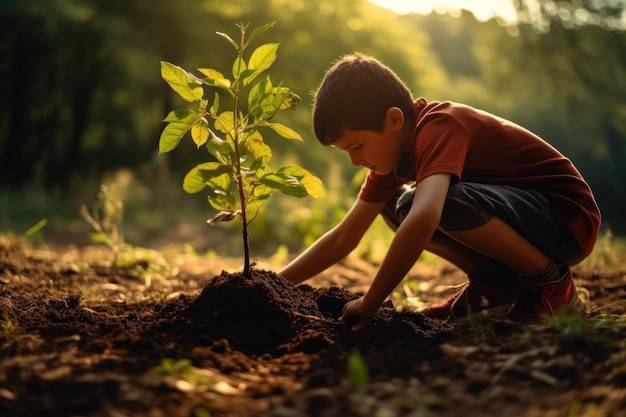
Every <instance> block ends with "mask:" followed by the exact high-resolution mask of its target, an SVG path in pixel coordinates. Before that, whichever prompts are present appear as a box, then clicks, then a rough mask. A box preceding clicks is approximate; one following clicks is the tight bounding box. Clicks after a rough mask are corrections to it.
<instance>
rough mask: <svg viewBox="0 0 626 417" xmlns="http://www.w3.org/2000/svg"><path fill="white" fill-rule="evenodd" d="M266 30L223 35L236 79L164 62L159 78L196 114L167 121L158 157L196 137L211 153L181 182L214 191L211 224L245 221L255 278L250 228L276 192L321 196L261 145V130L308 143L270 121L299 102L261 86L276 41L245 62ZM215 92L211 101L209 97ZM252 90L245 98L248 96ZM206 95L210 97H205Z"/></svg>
mask: <svg viewBox="0 0 626 417" xmlns="http://www.w3.org/2000/svg"><path fill="white" fill-rule="evenodd" d="M272 26H273V23H269V24H266V25H264V26H261V27H258V28H256V29H254V30H252V31H250V33H249V35H248V36H247V37H246V30H247V25H244V24H243V23H242V24H238V25H237V27H238V28H239V29H240V37H239V40H238V41H235V40H233V39H232V38H231V37H230V36H229V35H227V34H225V33H221V32H217V35H219V36H221V37H222V38H224V39H225V40H226V41H227V42H228V43H229V44H230V45H231V46H232V47H233V48H234V49H235V51H236V58H235V60H234V62H233V65H232V78H228V77H226V76H224V75H223V74H222V73H221V72H219V71H217V70H216V69H213V68H199V69H198V72H199V73H200V74H201V75H198V76H197V75H194V74H192V73H190V72H188V71H186V70H184V69H183V68H181V67H179V66H176V65H174V64H171V63H168V62H161V76H162V77H163V79H164V80H165V81H167V83H168V84H169V85H170V86H171V87H172V89H173V90H174V91H175V92H176V93H178V95H180V96H181V97H182V98H183V99H184V100H186V101H188V102H190V103H194V104H195V105H196V107H195V108H194V109H177V110H174V111H172V112H170V113H169V114H168V115H167V117H166V118H165V120H164V122H167V125H166V126H165V128H164V129H163V133H162V134H161V138H160V140H159V153H165V152H170V151H172V150H173V149H174V148H176V147H177V146H178V144H179V143H180V141H181V139H182V138H183V137H184V136H185V135H186V134H187V133H188V132H190V136H191V139H192V140H193V141H194V143H195V144H196V146H197V147H198V149H200V148H201V147H204V148H206V150H207V151H208V153H209V154H210V155H211V160H210V161H207V162H204V163H201V164H199V165H197V166H196V167H194V168H192V169H191V171H189V173H187V175H186V176H185V178H184V180H183V189H184V190H185V191H186V192H188V193H198V192H200V191H202V190H203V189H204V188H205V187H208V188H209V189H211V190H212V193H211V194H210V195H209V197H208V200H209V203H210V205H211V206H212V207H213V208H214V209H216V210H218V213H217V214H216V215H215V216H214V217H213V218H211V219H209V220H208V223H209V224H210V225H213V224H216V223H219V222H223V221H230V220H233V219H235V218H239V219H240V220H241V225H242V234H243V247H244V270H243V275H244V276H246V277H250V248H249V242H248V224H249V223H250V222H251V221H252V220H254V218H255V217H256V216H257V214H258V213H259V210H260V208H261V206H262V203H263V200H265V199H267V198H269V196H270V194H271V192H272V190H278V191H280V192H282V193H284V194H287V195H290V196H295V197H305V196H312V197H319V196H321V195H322V194H323V186H322V182H321V181H320V179H319V178H317V177H315V176H313V175H312V174H311V173H309V172H308V171H307V170H305V169H304V168H302V167H300V166H297V165H289V166H285V167H282V168H280V169H278V170H276V171H273V170H272V169H271V168H270V167H269V165H268V161H269V160H270V158H271V157H272V150H271V148H270V147H269V145H267V144H266V143H265V141H264V140H263V136H262V134H261V129H271V130H273V131H274V132H276V133H277V134H278V135H280V136H281V137H283V138H286V139H293V140H297V141H302V137H301V136H300V135H299V134H298V133H297V132H296V131H295V130H293V129H291V128H289V127H287V126H285V125H283V124H280V123H275V122H271V120H272V119H273V118H274V116H275V115H276V114H277V113H278V112H279V111H284V110H290V109H293V108H295V107H296V106H297V105H298V104H299V103H300V97H298V96H297V95H296V94H294V93H293V92H291V91H290V90H289V89H288V88H287V87H284V86H283V85H277V86H275V85H274V84H273V83H272V81H271V80H270V77H269V76H266V77H265V78H263V79H261V80H260V81H257V82H256V83H254V82H253V81H255V80H257V78H258V77H259V75H261V74H262V73H263V72H265V71H266V70H268V69H269V68H270V67H271V65H272V64H273V63H274V61H275V59H276V52H277V50H278V47H279V44H278V43H267V44H263V45H261V46H259V47H258V48H256V49H254V51H253V52H252V53H251V54H250V56H249V58H248V59H247V60H246V56H245V52H246V51H247V49H248V47H249V46H250V42H251V41H252V40H254V39H256V38H257V37H258V36H259V35H261V34H262V33H263V32H265V31H266V30H267V29H269V28H271V27H272ZM210 92H213V95H212V97H211V96H209V94H210ZM245 92H247V96H244V93H245ZM205 94H207V95H206V96H205ZM220 94H222V95H224V94H225V95H227V96H229V98H230V103H229V104H230V106H229V107H228V109H226V110H222V109H221V103H222V101H221V99H220Z"/></svg>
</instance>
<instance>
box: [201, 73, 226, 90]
mask: <svg viewBox="0 0 626 417" xmlns="http://www.w3.org/2000/svg"><path fill="white" fill-rule="evenodd" d="M198 71H200V72H201V73H202V74H204V75H206V76H207V78H202V79H201V81H202V82H203V83H205V84H207V85H210V86H214V87H219V88H221V89H224V90H227V91H228V90H230V86H231V82H230V80H229V79H228V78H224V75H223V74H222V73H221V72H219V71H217V70H214V69H213V68H198Z"/></svg>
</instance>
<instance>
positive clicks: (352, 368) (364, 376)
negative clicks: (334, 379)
mask: <svg viewBox="0 0 626 417" xmlns="http://www.w3.org/2000/svg"><path fill="white" fill-rule="evenodd" d="M348 378H349V379H350V382H351V383H352V386H353V387H354V388H355V389H356V390H357V392H360V393H364V392H365V390H366V388H367V384H368V382H369V371H368V369H367V364H366V363H365V361H364V360H363V357H362V356H361V355H360V354H359V353H358V352H354V353H352V354H351V355H350V356H349V357H348Z"/></svg>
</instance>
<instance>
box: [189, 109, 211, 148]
mask: <svg viewBox="0 0 626 417" xmlns="http://www.w3.org/2000/svg"><path fill="white" fill-rule="evenodd" d="M191 138H192V139H193V141H194V142H195V144H196V146H197V147H198V148H199V147H200V146H202V145H204V144H205V143H206V142H207V140H209V122H207V120H206V119H205V118H204V117H202V118H200V119H198V121H197V122H196V123H194V124H193V126H191Z"/></svg>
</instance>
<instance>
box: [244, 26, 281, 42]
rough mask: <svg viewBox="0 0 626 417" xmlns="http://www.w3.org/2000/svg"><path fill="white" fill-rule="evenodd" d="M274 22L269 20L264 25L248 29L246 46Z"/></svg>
mask: <svg viewBox="0 0 626 417" xmlns="http://www.w3.org/2000/svg"><path fill="white" fill-rule="evenodd" d="M275 23H276V22H270V23H268V24H266V25H264V26H261V27H258V28H255V29H253V30H252V31H250V35H249V36H248V42H247V43H246V46H247V45H248V44H249V43H250V42H252V41H253V40H254V39H256V38H257V37H258V36H259V35H261V34H262V33H263V32H265V31H266V30H268V29H270V28H271V27H273V26H274V24H275Z"/></svg>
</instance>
